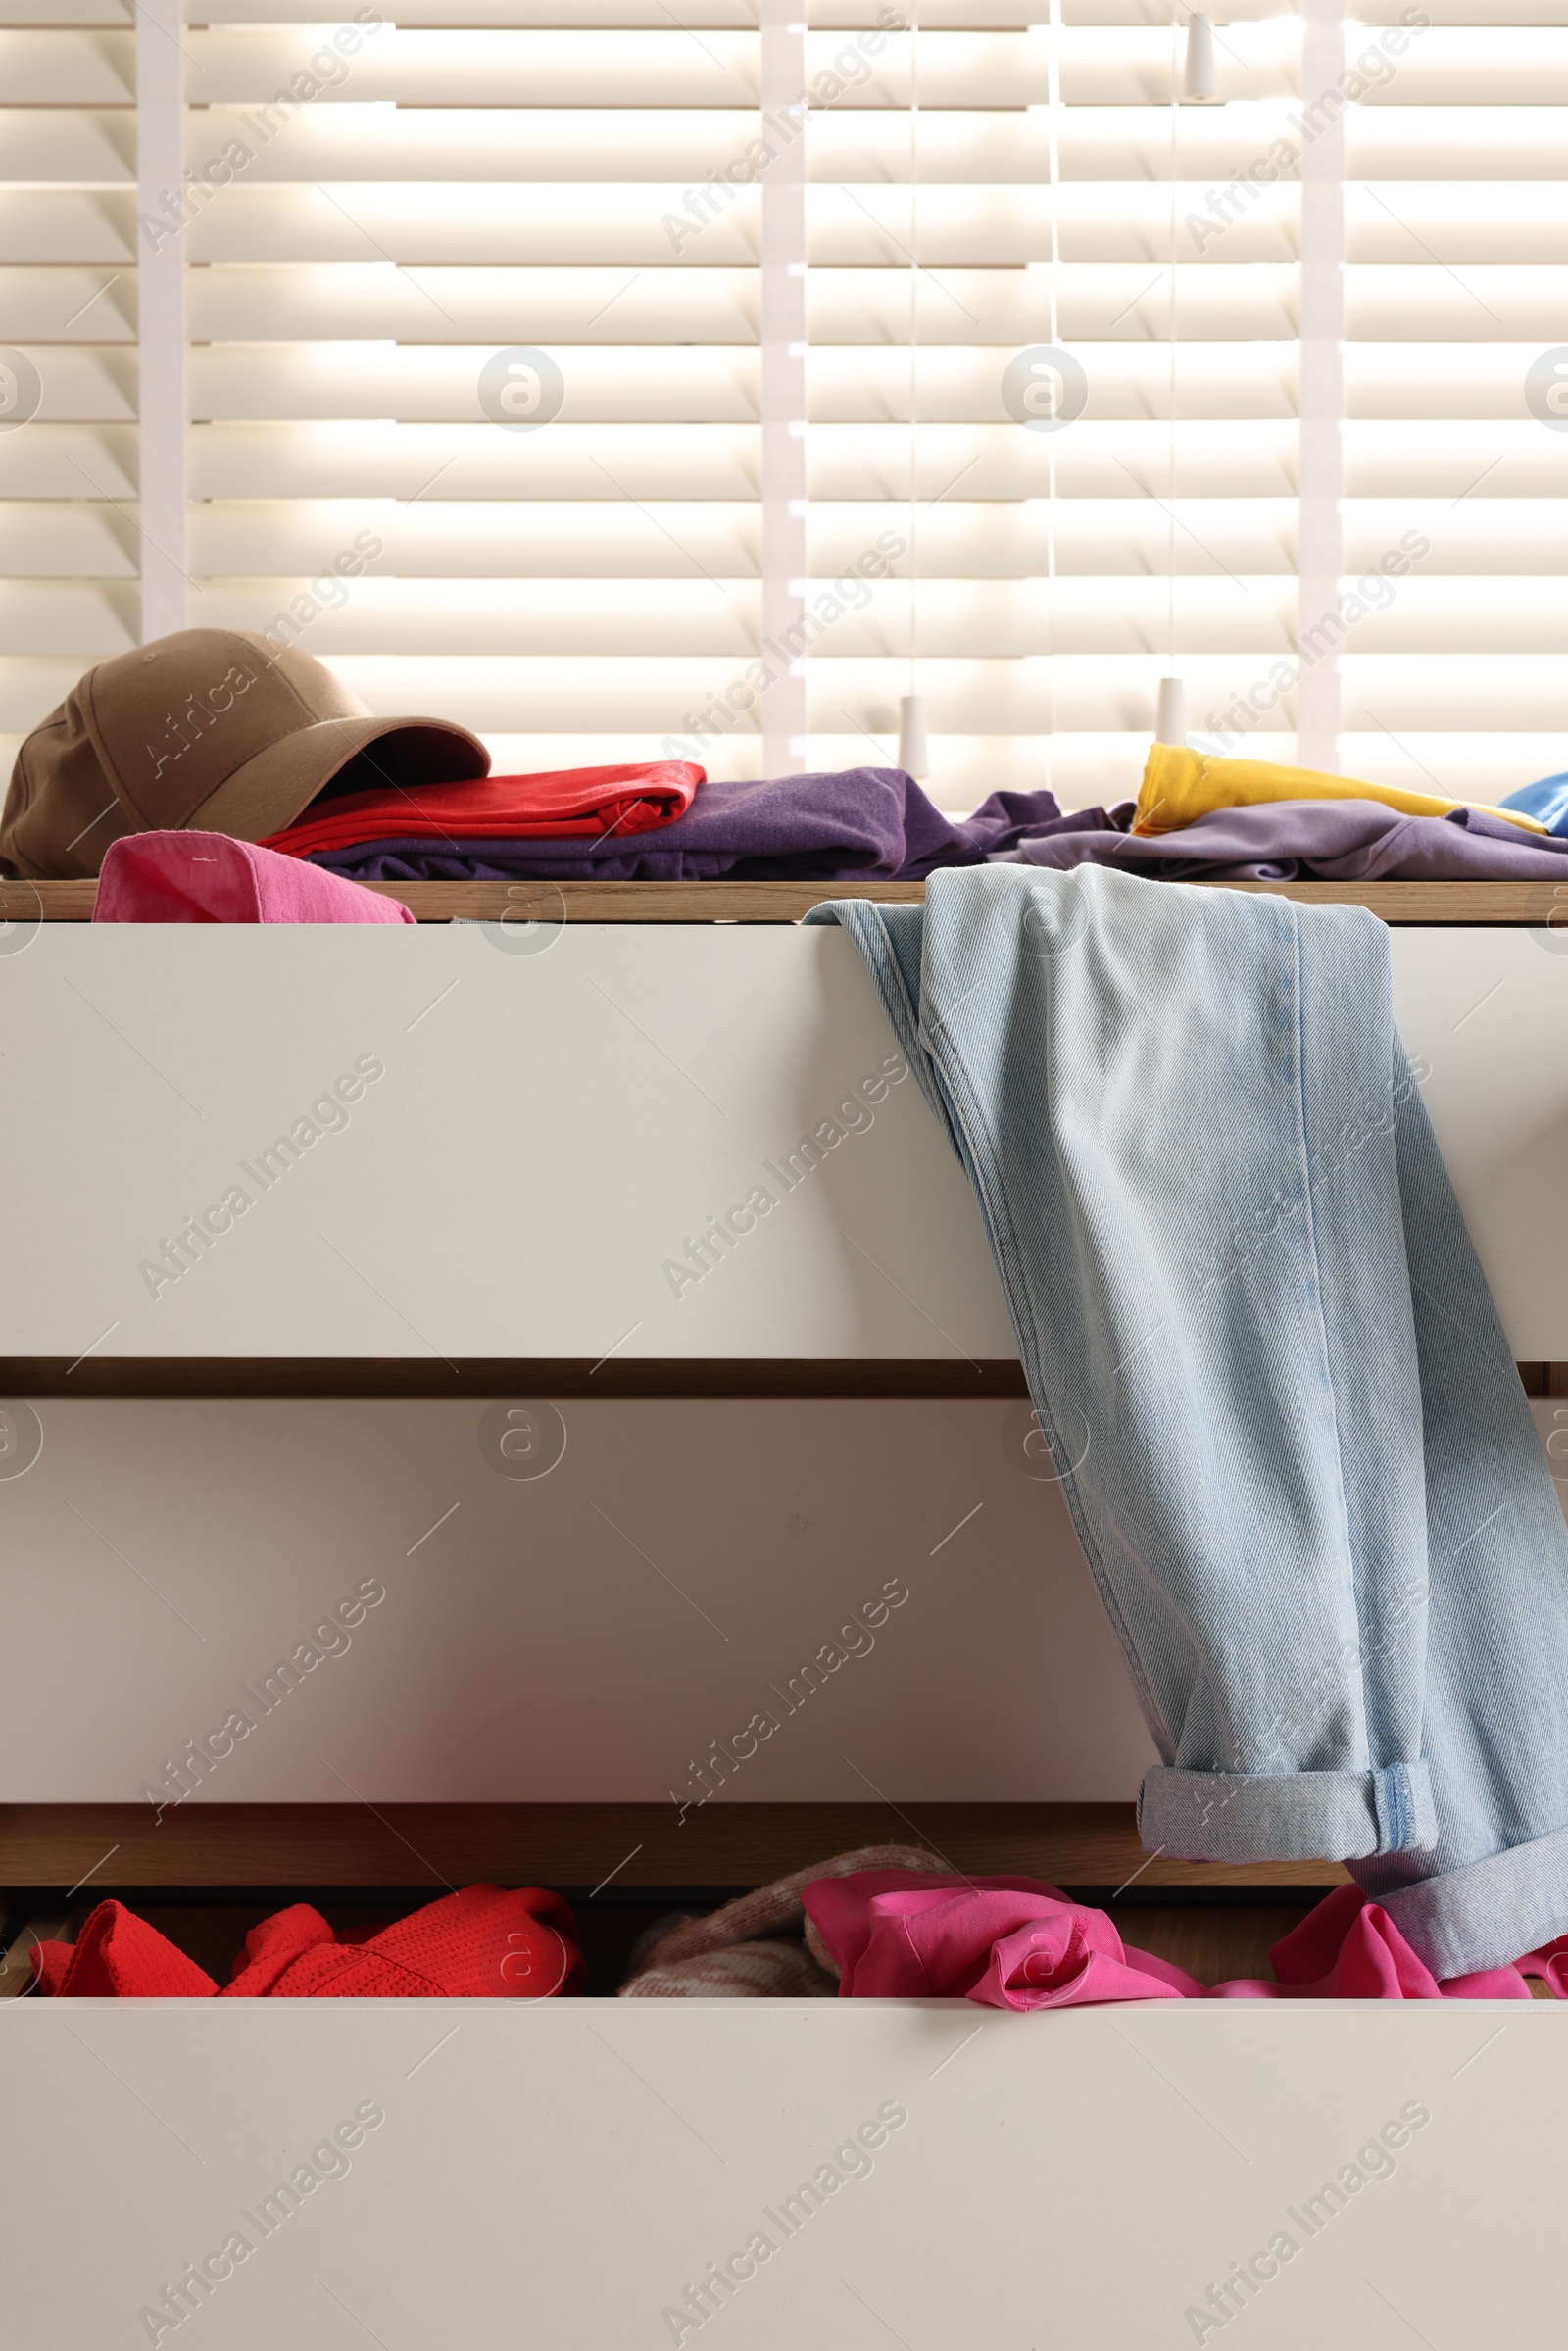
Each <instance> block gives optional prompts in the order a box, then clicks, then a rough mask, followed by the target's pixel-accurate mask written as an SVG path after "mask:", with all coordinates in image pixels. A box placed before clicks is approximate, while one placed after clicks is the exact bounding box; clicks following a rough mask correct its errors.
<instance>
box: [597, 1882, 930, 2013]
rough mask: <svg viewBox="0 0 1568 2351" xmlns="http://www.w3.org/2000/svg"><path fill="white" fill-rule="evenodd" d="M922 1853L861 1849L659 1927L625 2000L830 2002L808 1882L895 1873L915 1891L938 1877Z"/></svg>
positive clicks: (635, 1962) (643, 1943)
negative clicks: (807, 1899)
mask: <svg viewBox="0 0 1568 2351" xmlns="http://www.w3.org/2000/svg"><path fill="white" fill-rule="evenodd" d="M941 1867H942V1863H941V1861H940V1860H939V1859H938V1857H937V1855H936V1854H935V1853H927V1852H925V1851H923V1850H922V1849H921V1848H920V1847H919V1846H917V1845H862V1846H861V1847H860V1848H859V1849H858V1851H856V1852H852V1853H838V1854H835V1856H834V1858H833V1859H832V1860H831V1861H819V1862H813V1863H812V1864H811V1865H810V1867H809V1868H808V1869H803V1870H794V1871H792V1872H791V1874H790V1876H789V1877H787V1878H775V1879H774V1880H773V1882H772V1884H771V1885H768V1886H757V1887H755V1888H754V1889H753V1891H752V1892H751V1893H745V1894H740V1895H738V1896H737V1897H736V1899H735V1900H734V1901H733V1902H726V1903H725V1904H724V1906H723V1908H722V1909H721V1910H712V1911H710V1912H709V1913H708V1915H707V1917H706V1918H689V1917H677V1918H674V1919H667V1920H661V1921H660V1922H659V1924H658V1925H657V1926H656V1927H655V1928H654V1929H653V1930H652V1931H651V1932H650V1933H649V1934H647V1935H641V1936H639V1938H638V1940H637V1941H636V1943H634V1944H633V1946H632V1951H631V1965H630V1973H629V1974H628V1976H627V1978H626V1981H625V1983H624V1984H622V1985H621V1987H620V1994H619V1996H620V1998H621V1999H623V2000H671V1999H681V2000H746V1999H751V2000H768V1999H773V2000H779V1999H802V1998H813V1997H816V1996H818V1995H820V1994H824V1993H825V1994H827V1995H828V1996H829V1997H831V1995H832V1992H833V1989H834V1984H833V1975H832V1972H831V1970H830V1969H829V1968H828V1965H827V1960H826V1954H825V1952H824V1951H823V1949H822V1947H821V1945H820V1943H819V1942H818V1941H817V1940H816V1937H815V1935H814V1934H813V1932H812V1930H811V1927H810V1925H809V1921H808V1919H807V1916H806V1912H805V1910H804V1909H803V1908H802V1904H801V1889H802V1887H803V1886H806V1885H807V1884H808V1883H809V1882H811V1881H814V1882H815V1883H817V1884H822V1883H824V1882H829V1883H830V1882H831V1881H832V1880H833V1879H835V1878H837V1877H839V1876H842V1875H845V1874H847V1873H850V1872H857V1871H867V1870H869V1871H873V1872H874V1871H877V1870H891V1871H892V1872H893V1873H894V1875H895V1876H899V1875H904V1876H907V1877H910V1878H912V1879H913V1880H914V1881H915V1882H916V1883H920V1882H922V1881H923V1879H924V1877H925V1875H926V1874H927V1873H928V1872H930V1871H932V1870H940V1869H941Z"/></svg>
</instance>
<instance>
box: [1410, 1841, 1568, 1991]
mask: <svg viewBox="0 0 1568 2351" xmlns="http://www.w3.org/2000/svg"><path fill="white" fill-rule="evenodd" d="M1367 1892H1368V1898H1369V1899H1370V1900H1372V1901H1374V1902H1381V1903H1382V1905H1383V1907H1384V1909H1385V1910H1386V1911H1387V1912H1388V1914H1389V1916H1390V1918H1391V1919H1392V1920H1393V1921H1394V1923H1395V1925H1396V1926H1397V1928H1398V1930H1399V1933H1400V1934H1401V1935H1403V1936H1404V1939H1405V1941H1406V1942H1407V1943H1408V1944H1409V1945H1410V1948H1411V1950H1412V1951H1414V1952H1415V1954H1416V1957H1417V1958H1418V1959H1421V1960H1424V1961H1425V1963H1426V1965H1427V1966H1428V1967H1429V1968H1430V1969H1431V1970H1432V1973H1433V1974H1434V1976H1436V1977H1437V1978H1438V1980H1439V1982H1440V1983H1442V1982H1444V1981H1446V1979H1447V1978H1448V1977H1449V1976H1472V1975H1474V1974H1476V1973H1477V1971H1478V1970H1479V1969H1482V1968H1495V1967H1507V1966H1508V1965H1509V1964H1510V1963H1511V1962H1512V1961H1513V1960H1515V1959H1522V1958H1523V1957H1524V1955H1525V1953H1526V1952H1527V1951H1535V1950H1539V1948H1540V1947H1541V1945H1542V1944H1543V1943H1546V1942H1551V1941H1552V1940H1553V1939H1554V1938H1555V1937H1556V1936H1557V1935H1562V1934H1564V1933H1568V1829H1553V1830H1552V1831H1551V1832H1550V1833H1549V1834H1548V1835H1547V1836H1545V1837H1531V1838H1530V1840H1529V1842H1528V1843H1526V1844H1522V1845H1509V1846H1508V1847H1507V1848H1506V1850H1505V1851H1503V1852H1501V1853H1489V1854H1487V1855H1486V1857H1485V1859H1484V1860H1481V1861H1471V1862H1467V1863H1466V1865H1465V1866H1464V1868H1462V1869H1457V1870H1445V1871H1444V1873H1443V1875H1442V1876H1441V1877H1438V1878H1422V1879H1420V1880H1418V1881H1417V1883H1416V1884H1415V1885H1414V1886H1399V1887H1397V1888H1396V1889H1394V1890H1391V1891H1389V1892H1382V1891H1377V1892H1374V1891H1373V1890H1372V1889H1371V1888H1370V1887H1369V1888H1367Z"/></svg>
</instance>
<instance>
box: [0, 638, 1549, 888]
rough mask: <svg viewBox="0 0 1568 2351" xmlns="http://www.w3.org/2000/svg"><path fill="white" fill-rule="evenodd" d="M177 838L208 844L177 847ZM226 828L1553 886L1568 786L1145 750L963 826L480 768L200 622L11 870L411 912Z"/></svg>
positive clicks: (130, 660) (892, 773)
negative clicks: (1116, 788)
mask: <svg viewBox="0 0 1568 2351" xmlns="http://www.w3.org/2000/svg"><path fill="white" fill-rule="evenodd" d="M181 835H184V836H191V837H200V836H206V837H207V844H208V845H207V846H204V847H199V848H198V847H197V846H196V843H195V840H194V839H193V844H192V849H191V853H190V855H189V856H188V857H181V855H180V852H179V840H180V836H181ZM215 835H224V836H226V837H228V838H229V839H231V840H233V841H236V842H239V843H243V844H245V845H247V847H248V848H249V849H250V850H251V851H252V852H253V853H254V852H255V850H257V849H261V850H266V851H270V852H273V853H275V854H276V855H278V856H281V857H286V858H290V859H292V860H294V861H295V864H296V867H298V866H299V865H300V864H302V863H303V864H309V865H312V866H316V867H318V868H320V869H322V873H323V875H324V874H333V875H337V876H339V877H341V878H342V879H343V880H346V881H352V882H368V881H373V882H381V883H387V882H391V883H398V882H417V881H512V880H528V879H538V880H550V881H557V882H565V881H660V882H691V881H714V880H719V879H727V880H732V881H809V882H816V881H835V880H837V881H853V880H855V879H857V878H863V879H864V880H867V881H872V880H897V881H921V880H923V879H924V878H925V876H926V875H927V874H930V873H935V872H937V871H938V870H940V869H941V868H943V867H946V866H961V865H980V864H984V863H987V862H988V861H993V860H1003V861H1006V862H1010V863H1014V864H1028V865H1042V866H1056V867H1062V866H1068V865H1082V864H1102V865H1118V866H1121V867H1123V868H1124V869H1125V870H1127V871H1129V872H1132V873H1139V874H1143V875H1145V876H1147V877H1149V878H1152V879H1153V880H1191V881H1293V880H1297V879H1313V878H1315V879H1319V880H1323V881H1463V880H1476V879H1480V880H1508V881H1531V880H1543V879H1546V878H1551V879H1555V878H1556V876H1557V875H1558V874H1560V873H1563V871H1564V868H1563V866H1562V864H1561V862H1560V860H1561V858H1562V857H1563V856H1564V855H1565V854H1568V776H1565V775H1554V776H1548V777H1546V778H1545V779H1544V781H1543V782H1541V783H1537V784H1528V785H1526V786H1524V787H1523V788H1522V789H1521V790H1520V791H1517V792H1515V793H1513V794H1512V795H1511V796H1510V798H1509V799H1508V801H1506V802H1505V803H1504V805H1503V806H1502V807H1501V808H1476V807H1472V806H1470V805H1469V804H1467V803H1464V802H1459V801H1453V800H1448V799H1445V798H1443V797H1441V796H1440V795H1436V794H1428V793H1416V792H1401V791H1399V790H1397V789H1395V788H1394V787H1391V786H1388V785H1383V784H1369V783H1357V782H1354V781H1352V780H1350V779H1349V778H1347V777H1345V776H1338V775H1320V774H1314V773H1312V772H1310V771H1308V770H1306V769H1301V768H1293V767H1276V766H1271V765H1269V764H1267V763H1266V762H1264V761H1262V760H1258V759H1208V758H1206V757H1204V756H1203V755H1202V754H1201V753H1199V752H1196V751H1190V750H1187V749H1185V748H1180V749H1178V748H1175V747H1172V746H1168V745H1164V744H1156V745H1155V746H1154V748H1153V750H1152V752H1151V754H1150V757H1149V764H1148V767H1147V768H1146V770H1145V774H1144V780H1143V786H1142V789H1141V790H1140V792H1139V795H1138V799H1137V800H1136V802H1134V801H1126V802H1123V803H1121V804H1120V805H1119V806H1118V807H1115V808H1108V809H1107V808H1081V809H1078V810H1075V811H1073V812H1071V813H1067V814H1064V813H1063V811H1062V809H1061V808H1060V807H1059V805H1058V804H1057V802H1056V801H1055V799H1054V797H1053V795H1052V794H1051V793H1050V792H1048V791H1032V792H1008V791H1004V792H993V793H992V794H991V795H990V796H989V798H987V799H986V800H984V801H982V803H981V805H980V806H979V808H976V809H975V811H974V813H973V814H972V815H970V816H966V817H962V818H954V817H950V816H947V815H945V814H944V813H943V811H942V810H941V809H940V808H937V806H936V805H935V803H934V802H933V801H931V800H930V799H928V798H927V796H926V794H925V793H924V792H922V791H921V789H920V787H919V785H918V784H917V783H916V782H915V781H914V779H913V777H912V776H909V775H906V774H905V773H904V771H903V770H902V768H898V767H848V768H843V769H840V770H837V771H835V772H831V773H823V774H810V775H781V776H771V777H767V778H765V779H763V780H762V781H760V782H755V783H710V782H709V780H708V778H707V776H706V775H705V774H704V771H703V769H702V768H701V767H699V766H696V765H694V764H693V763H692V762H690V761H688V760H680V759H656V760H650V761H646V762H642V763H638V764H632V765H625V766H608V767H576V768H569V769H565V770H562V771H558V772H555V773H551V774H545V775H491V774H490V773H489V755H488V753H487V752H486V749H485V747H484V745H483V744H482V743H481V742H480V741H479V740H478V738H477V737H476V736H475V735H472V734H470V733H469V732H468V730H467V729H466V727H462V726H458V725H456V724H455V723H454V722H453V721H452V720H450V719H446V718H433V717H425V716H412V717H385V716H377V715H375V714H374V713H372V712H371V711H369V710H366V709H365V707H364V705H363V704H361V703H359V702H358V701H356V699H355V697H354V696H353V695H352V694H351V693H349V692H348V691H347V689H346V688H345V687H344V686H343V685H342V683H341V681H340V680H339V679H338V678H336V677H335V676H334V675H333V674H332V672H331V671H330V670H328V669H327V668H325V667H324V666H323V664H322V663H321V662H319V661H313V660H312V659H311V657H310V656H309V655H308V654H305V653H302V652H301V651H300V649H299V648H298V647H297V646H290V647H287V648H285V649H284V650H283V651H281V652H279V651H278V650H277V648H276V647H275V646H273V645H271V644H270V643H269V641H268V640H267V639H265V638H263V637H260V636H256V635H254V634H253V633H251V632H249V631H246V630H243V629H185V630H182V631H180V632H179V633H178V634H177V635H175V636H172V637H163V638H160V639H158V640H157V641H156V642H155V643H153V644H151V645H146V646H142V647H140V648H139V649H137V650H135V651H134V652H131V653H127V654H119V655H116V656H115V657H114V658H113V659H112V660H110V661H101V662H99V663H98V665H97V667H96V668H94V669H91V670H89V671H88V672H87V673H86V674H85V675H84V676H83V677H82V678H80V679H78V681H77V683H76V684H75V685H74V686H73V689H72V691H71V693H70V694H69V695H68V696H67V697H66V700H65V702H64V703H63V704H62V705H61V707H60V709H59V710H55V711H52V712H51V713H50V715H49V716H48V717H47V718H46V719H44V721H43V722H42V724H41V725H39V726H37V727H35V728H34V729H33V731H32V733H31V734H30V735H29V736H28V737H27V738H26V740H25V743H24V744H23V746H22V748H21V750H20V752H19V753H18V755H17V762H16V767H15V770H14V772H13V775H12V779H11V788H10V792H9V794H8V795H7V798H6V802H5V807H4V808H3V810H0V874H3V875H5V876H6V877H8V878H25V879H31V880H39V881H41V880H69V879H71V878H73V877H81V878H87V877H90V876H94V875H97V874H99V873H100V872H103V873H104V874H105V876H106V878H108V874H109V868H108V865H107V863H106V859H107V857H108V856H109V853H110V852H111V850H112V848H113V847H114V845H115V844H117V843H123V842H126V841H128V840H131V839H134V840H136V841H138V842H143V843H145V842H147V841H148V837H149V836H153V837H154V846H152V847H150V848H149V852H148V854H147V855H146V856H145V857H143V856H140V855H137V856H135V857H129V856H124V855H123V857H122V861H121V866H120V875H121V881H122V883H123V884H127V885H128V884H129V883H130V882H131V881H132V880H134V884H135V887H134V888H133V889H128V890H126V889H123V890H122V892H121V895H120V899H119V901H118V903H119V904H120V906H121V909H122V910H121V912H120V914H119V916H118V918H119V919H122V920H124V919H131V920H136V921H149V920H165V921H198V922H199V921H276V920H282V921H292V922H302V921H351V920H359V921H369V920H372V919H379V920H393V921H397V920H401V919H403V916H402V912H401V909H399V908H398V907H397V906H395V905H394V906H391V907H390V908H388V909H387V910H386V911H384V912H371V911H367V909H366V907H365V906H360V908H359V909H358V911H355V909H354V906H353V904H352V901H351V900H350V899H346V898H344V897H343V895H342V894H341V892H336V893H334V891H333V890H332V889H329V888H325V887H323V886H321V885H319V884H312V885H306V884H304V882H303V879H302V882H301V885H300V887H299V888H298V889H290V888H288V887H286V886H285V885H284V883H283V882H282V881H281V880H280V879H279V877H278V875H277V873H276V872H275V871H269V870H268V867H267V860H266V858H265V857H263V858H257V857H255V855H254V854H253V855H252V856H251V857H249V858H247V859H246V860H242V861H236V860H234V859H232V858H231V859H228V860H227V861H226V863H223V864H222V865H221V866H220V865H219V863H218V861H217V853H215V852H214V851H213V850H212V849H211V846H210V844H211V838H212V836H215ZM198 866H199V867H200V868H201V870H200V871H199V872H198V871H197V867H198ZM242 866H243V867H245V868H248V869H242ZM111 895H113V894H111ZM155 902H156V903H155Z"/></svg>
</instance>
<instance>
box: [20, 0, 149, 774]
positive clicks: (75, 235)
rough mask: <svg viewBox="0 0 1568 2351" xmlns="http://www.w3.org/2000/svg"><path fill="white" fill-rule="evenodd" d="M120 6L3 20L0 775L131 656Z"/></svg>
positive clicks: (26, 9)
mask: <svg viewBox="0 0 1568 2351" xmlns="http://www.w3.org/2000/svg"><path fill="white" fill-rule="evenodd" d="M131 25H132V13H131V9H130V6H129V0H55V4H54V5H53V6H51V5H50V0H6V4H5V7H4V9H3V11H0V190H3V198H4V200H3V202H0V760H3V763H4V770H5V772H6V773H7V774H9V772H10V767H11V760H12V758H13V757H14V755H15V750H16V746H17V744H18V742H19V741H20V740H21V737H22V736H23V735H24V734H25V732H26V731H27V729H28V728H29V727H31V726H32V725H34V724H35V723H36V721H37V720H38V719H39V718H41V717H43V716H44V715H45V714H46V713H47V712H48V711H49V710H52V709H53V708H54V706H55V705H56V703H58V702H59V701H60V699H61V697H62V696H63V695H64V694H65V693H66V692H67V691H68V690H69V689H70V687H71V685H72V684H73V681H74V680H75V678H76V677H77V676H79V674H80V673H81V671H82V670H83V669H84V668H87V667H89V666H90V665H91V663H92V662H93V661H99V660H101V659H102V658H103V657H104V656H106V655H108V654H113V653H121V652H123V651H125V650H126V648H127V647H129V646H132V645H134V644H135V643H136V641H137V634H138V628H139V617H140V613H139V602H140V600H139V592H138V579H139V574H140V567H141V566H140V555H139V547H140V542H139V537H138V532H137V467H136V459H137V430H136V412H137V351H136V264H135V251H134V236H135V182H136V124H135V96H136V61H135V38H134V34H133V32H132V30H131Z"/></svg>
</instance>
